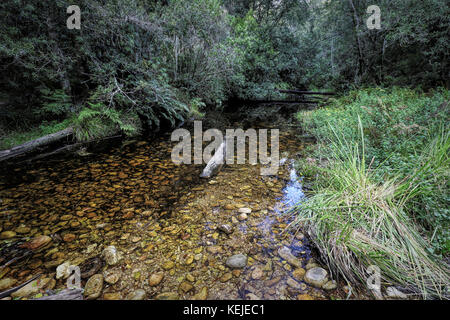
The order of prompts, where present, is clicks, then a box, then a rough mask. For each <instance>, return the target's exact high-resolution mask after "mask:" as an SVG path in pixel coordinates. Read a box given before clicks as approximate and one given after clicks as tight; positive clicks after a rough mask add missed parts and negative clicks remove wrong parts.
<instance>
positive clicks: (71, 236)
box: [63, 233, 77, 242]
mask: <svg viewBox="0 0 450 320" xmlns="http://www.w3.org/2000/svg"><path fill="white" fill-rule="evenodd" d="M76 237H77V236H76V235H74V234H73V233H67V234H65V235H64V236H63V240H64V241H65V242H72V241H73V240H75V239H76Z"/></svg>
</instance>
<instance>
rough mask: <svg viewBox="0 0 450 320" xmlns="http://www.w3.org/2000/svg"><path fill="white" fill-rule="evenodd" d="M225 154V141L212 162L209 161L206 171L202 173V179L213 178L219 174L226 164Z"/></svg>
mask: <svg viewBox="0 0 450 320" xmlns="http://www.w3.org/2000/svg"><path fill="white" fill-rule="evenodd" d="M225 153H226V142H225V139H224V140H223V142H222V143H221V145H220V146H219V148H218V149H217V151H216V153H215V154H214V156H213V157H212V158H211V160H209V162H208V164H207V165H206V167H205V169H203V171H202V173H201V174H200V178H211V177H212V176H214V175H216V174H217V173H219V171H220V170H221V169H222V167H223V164H224V163H225Z"/></svg>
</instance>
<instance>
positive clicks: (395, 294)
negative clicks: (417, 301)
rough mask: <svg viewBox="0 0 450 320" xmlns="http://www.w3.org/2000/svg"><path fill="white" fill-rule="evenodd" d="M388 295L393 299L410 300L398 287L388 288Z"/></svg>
mask: <svg viewBox="0 0 450 320" xmlns="http://www.w3.org/2000/svg"><path fill="white" fill-rule="evenodd" d="M386 295H387V296H388V298H391V299H408V296H407V295H406V294H405V293H403V292H401V291H400V290H398V289H397V288H396V287H388V288H387V289H386Z"/></svg>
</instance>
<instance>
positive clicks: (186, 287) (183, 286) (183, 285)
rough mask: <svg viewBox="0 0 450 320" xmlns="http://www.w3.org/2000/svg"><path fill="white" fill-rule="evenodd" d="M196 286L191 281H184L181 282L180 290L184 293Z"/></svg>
mask: <svg viewBox="0 0 450 320" xmlns="http://www.w3.org/2000/svg"><path fill="white" fill-rule="evenodd" d="M193 288H194V287H193V286H192V284H190V283H189V282H186V281H183V282H182V283H181V284H180V290H181V291H183V292H184V293H186V292H189V291H191V290H192V289H193Z"/></svg>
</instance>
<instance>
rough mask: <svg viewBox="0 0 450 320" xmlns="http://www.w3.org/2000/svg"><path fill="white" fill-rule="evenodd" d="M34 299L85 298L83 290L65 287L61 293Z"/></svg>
mask: <svg viewBox="0 0 450 320" xmlns="http://www.w3.org/2000/svg"><path fill="white" fill-rule="evenodd" d="M33 300H83V290H81V289H65V290H63V291H61V292H59V293H56V294H52V295H50V296H46V297H41V298H37V299H33Z"/></svg>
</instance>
